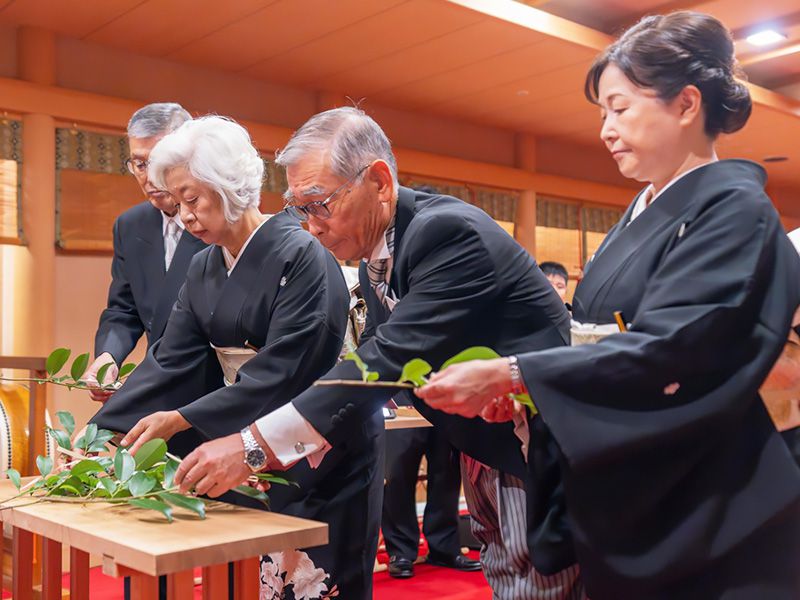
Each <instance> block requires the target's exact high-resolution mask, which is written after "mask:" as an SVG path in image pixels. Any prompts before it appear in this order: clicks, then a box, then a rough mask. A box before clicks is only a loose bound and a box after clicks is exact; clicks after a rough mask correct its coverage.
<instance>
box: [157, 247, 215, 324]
mask: <svg viewBox="0 0 800 600" xmlns="http://www.w3.org/2000/svg"><path fill="white" fill-rule="evenodd" d="M203 248H205V244H204V243H203V242H202V241H200V240H198V239H197V238H196V237H194V236H193V235H192V234H190V233H189V232H188V231H184V232H183V233H182V234H181V239H180V240H179V241H178V246H177V248H175V255H174V256H173V257H172V262H171V263H170V265H169V271H167V274H166V277H165V278H164V285H163V286H161V293H160V294H159V296H158V302H157V303H156V307H155V312H154V313H153V325H152V327H151V328H150V331H151V335H152V336H153V337H154V339H156V338H159V337H161V334H162V333H164V328H165V327H166V325H167V319H169V315H170V313H171V312H172V306H173V305H174V304H175V299H176V298H177V297H178V292H179V291H180V289H181V286H182V285H183V282H184V281H186V272H187V271H188V269H189V263H190V262H191V261H192V257H193V256H194V255H195V253H196V252H199V251H200V250H202V249H203Z"/></svg>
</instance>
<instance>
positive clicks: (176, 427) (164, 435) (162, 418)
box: [120, 410, 191, 454]
mask: <svg viewBox="0 0 800 600" xmlns="http://www.w3.org/2000/svg"><path fill="white" fill-rule="evenodd" d="M190 427H191V424H190V423H189V421H187V420H186V419H184V418H183V415H181V413H179V412H178V411H177V410H161V411H159V412H155V413H153V414H152V415H148V416H146V417H145V418H143V419H141V420H140V421H139V422H138V423H137V424H136V425H134V426H133V429H131V430H130V431H129V432H128V434H127V435H126V436H125V437H124V438H122V441H121V442H120V445H122V446H126V447H127V446H130V447H129V448H128V450H129V452H130V453H131V454H136V451H137V450H139V448H141V447H142V444H144V443H145V442H147V441H150V440H152V439H153V438H161V439H163V440H165V441H166V440H169V439H170V438H171V437H172V436H173V435H175V434H176V433H178V432H180V431H184V430H186V429H189V428H190Z"/></svg>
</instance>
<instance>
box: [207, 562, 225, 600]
mask: <svg viewBox="0 0 800 600" xmlns="http://www.w3.org/2000/svg"><path fill="white" fill-rule="evenodd" d="M227 596H228V563H224V564H221V565H213V566H211V567H203V600H219V598H227Z"/></svg>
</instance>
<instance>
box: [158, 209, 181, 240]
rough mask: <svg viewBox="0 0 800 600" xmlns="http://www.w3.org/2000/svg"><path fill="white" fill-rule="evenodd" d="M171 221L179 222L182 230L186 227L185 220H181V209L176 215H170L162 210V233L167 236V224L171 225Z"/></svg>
mask: <svg viewBox="0 0 800 600" xmlns="http://www.w3.org/2000/svg"><path fill="white" fill-rule="evenodd" d="M170 221H175V222H176V223H177V224H178V228H179V229H180V230H181V231H183V230H185V229H186V227H185V226H184V224H183V221H181V213H180V211H178V212H176V213H175V216H174V217H170V216H169V215H168V214H167V213H165V212H163V211H162V212H161V235H163V236H164V237H166V236H167V225H169V222H170Z"/></svg>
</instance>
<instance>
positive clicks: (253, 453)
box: [245, 448, 267, 469]
mask: <svg viewBox="0 0 800 600" xmlns="http://www.w3.org/2000/svg"><path fill="white" fill-rule="evenodd" d="M245 461H246V462H247V464H248V465H250V467H252V468H254V469H257V468H259V467H261V466H263V465H264V463H265V462H266V461H267V455H266V454H264V451H263V450H262V449H261V448H255V449H254V450H250V451H249V452H248V453H247V456H246V457H245Z"/></svg>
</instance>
